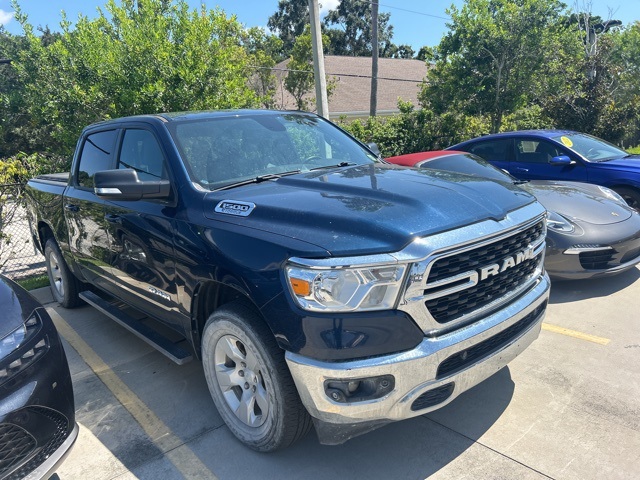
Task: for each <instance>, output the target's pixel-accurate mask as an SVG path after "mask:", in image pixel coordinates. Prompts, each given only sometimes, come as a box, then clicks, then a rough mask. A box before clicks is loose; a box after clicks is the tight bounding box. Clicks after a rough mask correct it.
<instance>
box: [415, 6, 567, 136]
mask: <svg viewBox="0 0 640 480" xmlns="http://www.w3.org/2000/svg"><path fill="white" fill-rule="evenodd" d="M563 7H564V5H563V4H561V3H560V2H559V1H558V0H468V1H467V2H466V3H465V4H464V5H463V6H462V8H461V9H458V8H457V7H455V6H452V7H451V9H450V10H449V11H448V13H449V15H450V16H451V19H452V20H451V23H450V24H449V28H450V31H449V33H447V34H446V35H445V37H444V38H443V39H442V41H441V43H440V45H439V46H438V49H437V61H436V65H435V68H434V69H432V70H431V71H430V73H429V76H428V78H429V81H428V82H427V84H426V86H425V88H424V90H423V92H422V95H421V101H422V103H423V104H425V105H430V106H431V107H432V108H433V109H434V111H436V112H437V113H441V112H445V111H447V110H449V109H451V108H460V109H462V110H463V111H464V113H465V114H468V115H488V116H489V117H490V118H491V131H492V132H497V131H498V130H499V129H500V126H501V124H502V119H503V116H504V115H505V114H506V113H510V112H513V111H515V110H517V109H518V108H520V107H522V106H523V105H524V104H526V102H527V100H528V93H529V91H530V89H531V88H532V86H533V84H534V83H535V78H536V75H537V74H538V72H540V71H542V66H543V65H544V63H545V57H546V56H547V54H548V49H549V46H550V45H553V44H554V43H553V42H554V40H555V39H556V33H555V32H556V29H557V28H558V19H559V18H560V13H561V12H562V11H563V10H562V9H563Z"/></svg>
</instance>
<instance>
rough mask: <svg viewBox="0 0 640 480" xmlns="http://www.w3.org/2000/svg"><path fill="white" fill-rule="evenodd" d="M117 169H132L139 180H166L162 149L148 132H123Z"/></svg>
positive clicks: (132, 130)
mask: <svg viewBox="0 0 640 480" xmlns="http://www.w3.org/2000/svg"><path fill="white" fill-rule="evenodd" d="M118 168H132V169H133V170H135V171H136V172H138V178H139V179H140V180H157V179H159V178H161V179H166V178H168V177H167V171H166V168H165V167H164V156H163V155H162V149H161V148H160V145H159V144H158V141H157V140H156V137H154V135H153V133H151V132H149V131H148V130H138V129H129V130H126V131H125V132H124V137H123V139H122V147H121V148H120V158H119V159H118Z"/></svg>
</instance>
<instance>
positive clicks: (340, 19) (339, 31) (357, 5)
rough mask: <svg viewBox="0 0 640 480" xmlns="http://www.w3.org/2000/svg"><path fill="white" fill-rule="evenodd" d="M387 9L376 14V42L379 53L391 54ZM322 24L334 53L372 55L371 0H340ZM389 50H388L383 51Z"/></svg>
mask: <svg viewBox="0 0 640 480" xmlns="http://www.w3.org/2000/svg"><path fill="white" fill-rule="evenodd" d="M389 18H390V14H389V13H380V14H378V44H379V47H378V48H379V52H380V56H382V57H384V56H387V57H388V56H391V53H393V52H394V51H396V50H397V47H396V48H395V49H393V48H392V42H391V39H392V38H393V26H392V25H390V24H389ZM323 25H324V26H325V27H326V29H327V30H325V32H326V33H327V35H328V36H329V39H330V47H329V51H330V52H331V53H332V54H333V55H350V56H356V57H357V56H365V57H367V56H371V48H372V47H371V3H370V2H363V1H360V0H341V2H340V3H339V4H338V6H337V8H336V9H335V10H329V13H327V15H326V16H325V17H324V20H323ZM386 52H390V53H386Z"/></svg>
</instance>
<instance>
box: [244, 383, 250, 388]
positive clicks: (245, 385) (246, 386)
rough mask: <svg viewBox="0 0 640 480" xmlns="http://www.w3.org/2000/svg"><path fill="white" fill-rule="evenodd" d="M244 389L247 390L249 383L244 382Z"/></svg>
mask: <svg viewBox="0 0 640 480" xmlns="http://www.w3.org/2000/svg"><path fill="white" fill-rule="evenodd" d="M244 388H245V390H248V389H249V383H247V382H245V384H244Z"/></svg>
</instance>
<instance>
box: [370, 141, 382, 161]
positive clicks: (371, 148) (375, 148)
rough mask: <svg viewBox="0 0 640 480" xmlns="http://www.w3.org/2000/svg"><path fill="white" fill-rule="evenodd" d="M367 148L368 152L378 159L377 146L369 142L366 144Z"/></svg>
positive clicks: (378, 150) (378, 151)
mask: <svg viewBox="0 0 640 480" xmlns="http://www.w3.org/2000/svg"><path fill="white" fill-rule="evenodd" d="M367 147H369V150H371V151H372V152H373V153H374V154H375V156H376V157H378V158H380V149H379V148H378V145H376V144H375V143H374V142H369V143H367Z"/></svg>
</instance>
